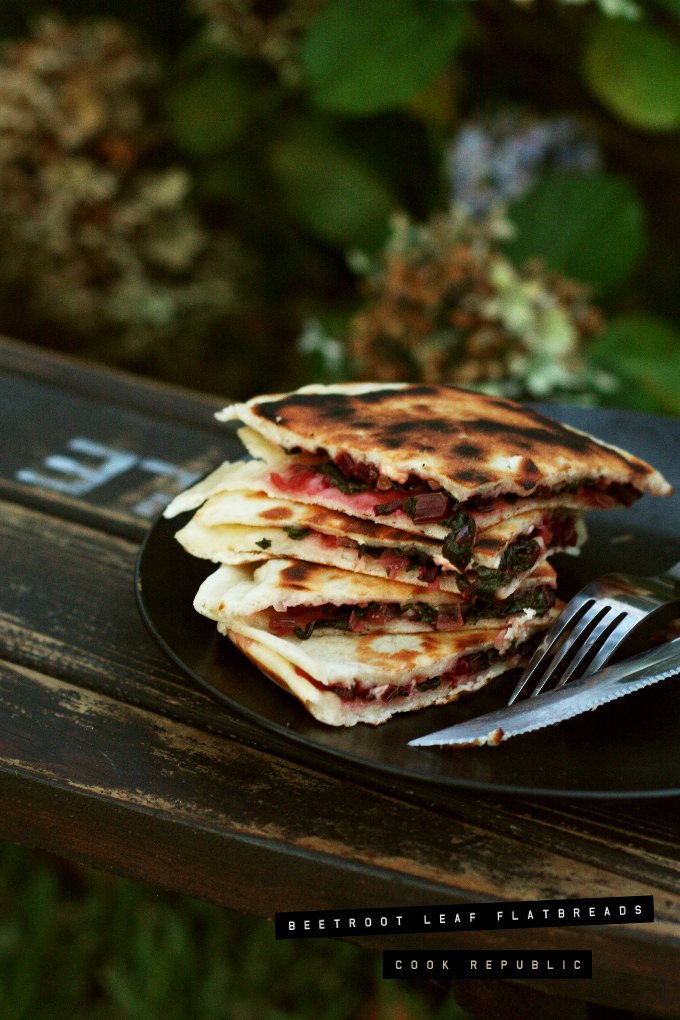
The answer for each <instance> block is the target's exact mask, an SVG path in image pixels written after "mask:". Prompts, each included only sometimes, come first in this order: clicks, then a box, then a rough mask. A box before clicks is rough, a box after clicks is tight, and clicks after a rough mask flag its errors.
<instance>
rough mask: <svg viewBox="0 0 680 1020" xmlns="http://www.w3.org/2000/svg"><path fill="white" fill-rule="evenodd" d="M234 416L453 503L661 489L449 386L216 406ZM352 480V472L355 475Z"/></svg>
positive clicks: (521, 415)
mask: <svg viewBox="0 0 680 1020" xmlns="http://www.w3.org/2000/svg"><path fill="white" fill-rule="evenodd" d="M217 417H218V418H219V419H221V420H222V421H226V420H229V419H234V418H236V419H240V420H241V421H242V422H244V423H245V424H246V425H248V426H250V428H251V429H253V430H255V431H256V432H258V433H260V434H261V435H262V436H264V437H265V438H266V439H267V440H268V441H269V442H270V444H273V445H275V446H278V447H281V448H283V449H286V450H292V449H295V448H300V449H301V450H304V451H307V452H310V453H313V454H317V453H319V452H323V453H325V454H326V455H327V456H328V457H329V458H330V459H331V460H332V461H335V462H338V461H339V460H340V458H342V456H343V454H346V455H347V456H348V457H349V458H351V460H352V461H353V462H354V463H355V464H356V465H365V466H367V467H371V468H374V469H375V472H376V478H377V477H379V476H383V478H386V479H390V480H392V481H394V482H397V483H400V484H404V483H406V482H408V480H409V476H411V475H414V476H416V477H417V478H420V479H425V480H426V481H431V482H433V483H434V484H436V486H438V487H441V488H442V489H443V490H444V491H445V492H447V493H449V494H450V496H452V497H453V499H455V500H457V501H458V502H461V503H462V502H465V501H466V500H469V499H470V498H472V497H474V496H480V497H486V498H493V497H495V496H498V495H499V494H500V493H506V492H510V493H515V494H517V495H518V496H520V497H526V496H527V494H528V493H532V492H534V491H535V490H536V489H537V488H540V487H547V488H548V489H551V490H552V489H555V488H557V487H559V486H562V485H565V484H570V483H573V482H575V481H580V480H585V479H587V480H591V481H600V480H603V479H606V480H607V481H609V482H612V483H618V484H621V485H626V484H631V485H633V486H634V488H635V489H636V490H637V491H639V492H643V491H644V490H647V491H649V492H651V493H652V494H653V495H667V494H669V493H670V491H671V488H670V486H669V485H668V483H667V482H666V480H665V479H664V478H663V476H662V475H661V474H660V473H659V472H658V471H656V470H655V469H654V468H652V467H650V465H649V464H646V463H645V462H644V461H642V460H640V459H639V458H637V457H635V456H633V455H632V454H630V453H627V452H626V451H625V450H620V449H618V448H617V447H615V446H611V445H609V444H607V443H603V442H602V441H600V440H598V439H594V438H593V437H592V436H589V435H587V434H586V433H584V432H580V431H577V430H576V429H572V428H570V427H568V426H566V425H561V424H559V423H558V422H555V421H553V420H552V419H550V418H546V417H544V416H543V415H540V414H538V413H537V412H536V411H533V410H531V409H529V408H527V407H523V406H521V405H519V404H516V403H514V402H513V401H511V400H504V399H501V398H498V397H490V396H485V395H484V394H480V393H473V392H470V391H467V390H460V389H456V388H454V387H452V386H418V385H416V386H413V385H407V384H401V383H382V384H378V383H339V384H336V385H332V386H320V385H314V386H305V387H303V388H302V389H301V390H297V391H296V392H294V393H287V394H281V395H273V396H261V397H254V398H253V399H252V400H249V401H248V402H247V403H245V404H234V405H232V406H231V407H228V408H225V410H224V411H221V412H218V413H217ZM359 477H361V472H359Z"/></svg>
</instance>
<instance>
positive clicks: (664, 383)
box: [588, 315, 680, 415]
mask: <svg viewBox="0 0 680 1020" xmlns="http://www.w3.org/2000/svg"><path fill="white" fill-rule="evenodd" d="M588 355H589V357H590V358H591V359H592V360H593V361H595V362H596V363H597V364H599V365H601V366H603V367H604V368H608V369H610V370H611V371H614V372H615V373H616V374H617V375H620V376H623V377H624V378H625V379H626V380H629V381H630V382H632V383H634V384H635V385H636V386H637V387H638V388H639V390H640V391H641V394H642V396H643V397H644V398H646V399H645V401H644V403H643V404H641V402H640V401H639V400H636V403H637V404H638V406H645V405H646V406H648V407H649V408H650V409H653V410H657V411H664V412H666V413H668V414H679V415H680V332H678V330H677V329H675V328H674V327H673V326H672V325H671V324H670V323H668V322H664V321H662V320H661V319H655V318H653V317H652V316H651V315H631V316H626V317H622V318H620V319H615V320H614V321H613V322H611V323H610V324H609V326H608V327H607V328H606V330H605V331H604V332H603V333H601V334H600V335H599V336H598V337H597V338H596V339H595V340H594V341H592V342H591V343H590V344H589V346H588ZM624 396H626V394H625V392H624ZM614 400H615V401H616V394H614Z"/></svg>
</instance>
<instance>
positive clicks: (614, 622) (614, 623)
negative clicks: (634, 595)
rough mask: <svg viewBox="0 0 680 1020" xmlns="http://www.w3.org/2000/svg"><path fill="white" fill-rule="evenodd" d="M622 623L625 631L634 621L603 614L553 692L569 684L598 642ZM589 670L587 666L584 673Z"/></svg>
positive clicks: (624, 617) (626, 617)
mask: <svg viewBox="0 0 680 1020" xmlns="http://www.w3.org/2000/svg"><path fill="white" fill-rule="evenodd" d="M623 623H626V628H625V629H626V630H628V629H630V628H631V627H632V626H634V621H633V620H631V618H630V617H629V615H628V614H627V613H620V614H619V615H618V616H613V615H612V613H609V612H607V613H605V615H604V616H602V617H601V618H600V621H599V623H598V624H597V625H596V626H595V627H594V629H593V630H592V631H591V632H590V634H589V635H588V637H587V638H586V640H585V641H584V642H583V644H582V645H581V647H580V648H579V650H578V652H577V653H576V655H575V656H574V658H573V660H572V661H571V662H570V663H569V665H568V666H567V668H566V670H565V671H564V673H563V674H562V676H561V677H560V679H559V682H558V683H556V684H555V690H557V689H558V688H559V687H564V685H565V684H566V683H569V681H570V680H571V678H572V677H573V676H574V674H575V673H576V672H577V670H578V669H579V667H580V666H581V665H582V663H583V661H584V659H586V658H587V657H588V655H589V654H590V653H591V652H592V651H593V649H595V648H597V646H598V645H599V644H600V642H603V641H606V639H607V638H608V637H609V636H610V635H611V634H612V633H614V632H615V628H618V627H619V626H620V625H621V624H623ZM603 647H604V646H603ZM593 662H595V659H593ZM590 669H591V667H590V666H589V667H588V669H586V670H585V671H584V673H588V672H590Z"/></svg>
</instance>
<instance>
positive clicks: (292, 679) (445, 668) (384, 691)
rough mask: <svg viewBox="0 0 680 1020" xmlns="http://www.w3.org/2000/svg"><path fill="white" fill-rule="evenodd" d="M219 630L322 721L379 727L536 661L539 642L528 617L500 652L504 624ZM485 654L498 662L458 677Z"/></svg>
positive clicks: (237, 624) (234, 624)
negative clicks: (343, 631) (296, 631)
mask: <svg viewBox="0 0 680 1020" xmlns="http://www.w3.org/2000/svg"><path fill="white" fill-rule="evenodd" d="M555 615H557V614H556V613H555ZM543 626H544V624H542V627H543ZM218 629H219V630H220V632H221V633H223V634H226V635H227V636H228V637H229V638H230V639H231V640H232V641H233V642H234V644H236V645H237V646H238V647H239V648H240V649H241V650H242V651H243V652H245V654H246V655H248V656H249V658H251V659H252V661H253V662H255V663H256V664H257V665H258V666H259V667H260V669H262V671H263V672H264V673H265V674H266V675H267V676H268V677H270V679H272V680H274V682H275V683H277V684H279V686H281V687H283V688H284V689H285V690H288V691H289V692H290V693H291V694H293V695H294V696H295V697H297V698H298V699H299V700H300V701H301V702H302V703H303V704H304V706H305V707H306V708H307V709H308V710H309V711H310V712H311V714H312V715H313V716H314V717H315V718H316V719H318V720H319V721H320V722H324V723H327V724H329V725H331V726H354V725H355V724H356V723H357V722H367V723H372V724H374V725H377V724H379V723H382V722H384V721H385V720H386V719H388V718H389V717H390V716H391V715H393V714H394V713H395V712H406V711H413V710H415V709H419V708H424V707H425V706H426V705H432V704H444V703H446V702H449V701H453V700H454V699H456V698H457V697H459V696H460V694H462V693H463V692H467V691H473V690H477V689H478V688H480V687H482V686H483V685H484V684H485V683H487V682H488V681H489V680H490V679H491V678H492V677H494V676H498V675H499V674H500V673H503V672H505V671H506V670H508V669H511V668H513V667H514V666H517V665H521V664H522V663H524V662H525V661H526V660H527V659H528V657H529V655H530V652H531V649H532V648H533V647H534V642H532V640H531V637H532V629H533V630H534V631H535V630H537V629H538V628H536V627H534V628H532V624H531V621H528V622H527V623H526V624H525V625H524V634H523V639H522V640H521V641H520V644H519V645H518V646H517V647H516V646H514V645H510V647H501V649H500V650H499V649H496V648H495V642H496V638H497V634H498V632H497V630H488V631H485V630H483V629H480V630H477V631H475V632H474V633H471V632H467V633H465V634H461V633H458V632H456V633H455V634H439V633H429V634H369V635H365V636H364V635H360V636H355V635H349V636H347V635H330V636H326V635H323V636H320V637H315V636H314V635H312V637H311V638H309V640H307V641H300V640H298V639H297V638H279V637H277V636H276V635H273V634H269V633H267V632H266V631H264V630H262V629H259V628H257V627H252V626H250V625H249V624H247V623H244V622H243V621H239V620H232V621H230V622H229V623H226V622H221V623H219V624H218ZM483 653H488V654H489V655H491V656H493V657H494V658H493V660H492V661H490V662H483V663H482V665H481V667H480V668H477V669H472V670H471V672H468V673H465V674H462V675H460V676H457V677H456V676H455V673H456V671H457V668H458V666H459V664H460V663H459V660H462V659H464V658H467V657H470V656H476V655H480V654H483ZM499 655H500V656H501V657H500V658H499ZM473 662H474V659H473ZM447 673H448V674H449V676H445V675H444V674H447Z"/></svg>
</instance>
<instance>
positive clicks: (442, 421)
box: [422, 418, 460, 436]
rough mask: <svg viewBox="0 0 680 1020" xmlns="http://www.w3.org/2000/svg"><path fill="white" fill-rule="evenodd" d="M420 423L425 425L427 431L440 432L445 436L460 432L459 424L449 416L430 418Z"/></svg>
mask: <svg viewBox="0 0 680 1020" xmlns="http://www.w3.org/2000/svg"><path fill="white" fill-rule="evenodd" d="M422 424H423V425H425V427H426V428H427V430H428V432H441V433H442V434H443V435H445V436H450V435H453V434H454V433H455V432H460V425H459V424H458V423H457V422H453V421H451V420H450V419H449V418H430V419H429V421H425V422H423V423H422Z"/></svg>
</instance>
